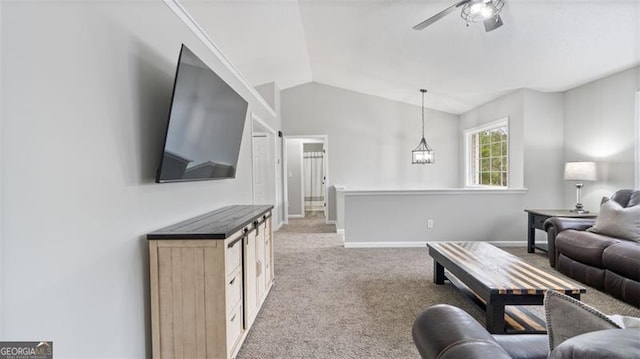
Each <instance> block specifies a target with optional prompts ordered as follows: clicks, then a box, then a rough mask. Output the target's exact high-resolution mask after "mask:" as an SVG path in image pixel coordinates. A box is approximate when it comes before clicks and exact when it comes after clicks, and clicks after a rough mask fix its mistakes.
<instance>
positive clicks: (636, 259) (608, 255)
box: [602, 241, 640, 281]
mask: <svg viewBox="0 0 640 359" xmlns="http://www.w3.org/2000/svg"><path fill="white" fill-rule="evenodd" d="M602 264H603V265H604V267H605V268H606V269H608V270H610V271H612V272H615V273H618V274H620V275H622V276H624V277H627V278H630V279H633V280H635V281H640V244H638V243H636V242H631V241H620V242H619V243H616V244H612V245H610V246H609V247H607V248H605V250H604V252H603V253H602Z"/></svg>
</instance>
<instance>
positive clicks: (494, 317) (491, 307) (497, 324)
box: [486, 301, 505, 334]
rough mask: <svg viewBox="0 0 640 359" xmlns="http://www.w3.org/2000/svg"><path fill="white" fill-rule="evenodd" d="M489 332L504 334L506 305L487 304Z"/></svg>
mask: <svg viewBox="0 0 640 359" xmlns="http://www.w3.org/2000/svg"><path fill="white" fill-rule="evenodd" d="M486 310H487V330H488V331H489V333H492V334H500V333H504V332H505V331H504V324H505V323H504V303H501V302H500V301H497V302H492V301H488V302H487V308H486Z"/></svg>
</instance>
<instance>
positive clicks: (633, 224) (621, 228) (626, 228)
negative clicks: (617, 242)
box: [587, 201, 640, 242]
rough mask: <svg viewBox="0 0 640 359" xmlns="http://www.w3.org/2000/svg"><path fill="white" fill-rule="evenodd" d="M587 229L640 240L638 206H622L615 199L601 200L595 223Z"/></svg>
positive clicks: (639, 213)
mask: <svg viewBox="0 0 640 359" xmlns="http://www.w3.org/2000/svg"><path fill="white" fill-rule="evenodd" d="M587 231H589V232H594V233H600V234H604V235H607V236H611V237H616V238H623V239H628V240H632V241H639V242H640V206H633V207H627V208H624V207H622V206H621V205H620V204H619V203H618V202H616V201H603V203H602V205H601V206H600V213H599V214H598V218H597V219H596V224H595V225H594V226H593V227H591V228H589V229H587Z"/></svg>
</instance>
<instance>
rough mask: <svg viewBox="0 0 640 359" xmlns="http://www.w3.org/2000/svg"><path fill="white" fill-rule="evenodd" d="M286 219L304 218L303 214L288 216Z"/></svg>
mask: <svg viewBox="0 0 640 359" xmlns="http://www.w3.org/2000/svg"><path fill="white" fill-rule="evenodd" d="M288 218H304V214H290V215H289V216H288Z"/></svg>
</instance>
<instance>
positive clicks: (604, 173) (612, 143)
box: [564, 67, 640, 211]
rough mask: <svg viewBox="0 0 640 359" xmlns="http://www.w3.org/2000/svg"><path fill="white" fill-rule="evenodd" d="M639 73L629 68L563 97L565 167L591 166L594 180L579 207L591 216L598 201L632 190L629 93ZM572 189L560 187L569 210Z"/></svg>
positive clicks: (634, 164)
mask: <svg viewBox="0 0 640 359" xmlns="http://www.w3.org/2000/svg"><path fill="white" fill-rule="evenodd" d="M639 89H640V68H639V67H635V68H632V69H629V70H627V71H623V72H620V73H617V74H614V75H611V76H608V77H605V78H603V79H600V80H597V81H594V82H591V83H588V84H586V85H583V86H580V87H577V88H574V89H571V90H569V91H567V92H566V93H565V95H564V103H565V112H564V117H565V122H564V123H565V131H564V145H565V146H564V157H565V160H566V161H585V160H586V161H595V162H596V165H597V166H598V169H597V172H598V180H597V181H596V182H585V183H584V188H583V190H582V202H583V203H584V205H585V207H586V208H587V209H588V210H592V211H597V210H598V208H599V204H600V199H601V198H602V197H603V196H609V195H611V194H612V193H613V192H614V191H616V190H618V189H622V188H633V186H634V180H635V179H634V177H635V175H634V171H637V168H640V164H638V163H637V162H636V160H635V137H636V135H635V133H636V129H635V116H636V115H635V93H636V92H637V91H638V90H639ZM575 191H576V190H575V183H574V182H568V181H566V183H565V184H564V204H565V206H567V207H569V206H570V207H573V206H574V205H575Z"/></svg>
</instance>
